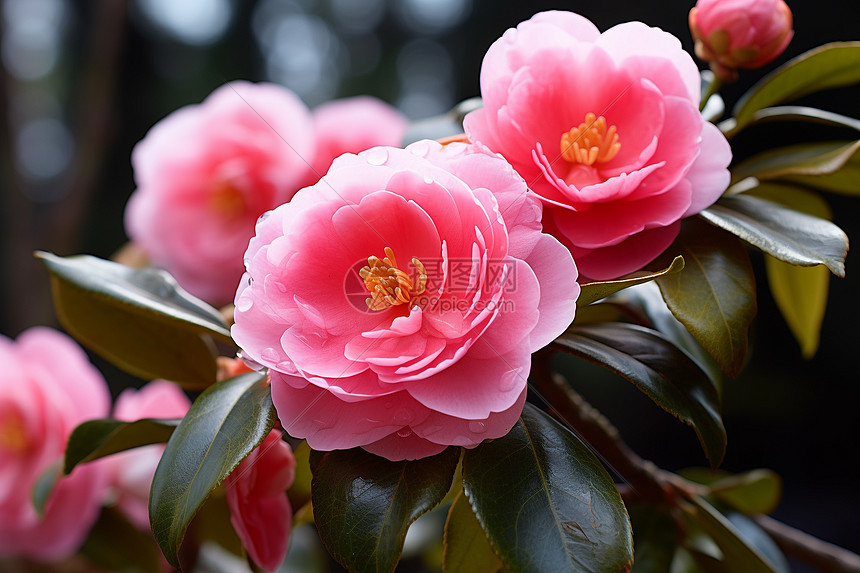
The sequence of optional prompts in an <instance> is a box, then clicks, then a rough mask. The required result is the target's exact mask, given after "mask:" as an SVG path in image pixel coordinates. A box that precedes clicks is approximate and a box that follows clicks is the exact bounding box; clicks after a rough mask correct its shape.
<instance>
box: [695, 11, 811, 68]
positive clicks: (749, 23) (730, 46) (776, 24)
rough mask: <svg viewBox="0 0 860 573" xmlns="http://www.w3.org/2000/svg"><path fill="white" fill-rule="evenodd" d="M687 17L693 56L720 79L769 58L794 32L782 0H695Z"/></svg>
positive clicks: (790, 16)
mask: <svg viewBox="0 0 860 573" xmlns="http://www.w3.org/2000/svg"><path fill="white" fill-rule="evenodd" d="M689 20H690V31H691V32H692V34H693V39H694V40H695V41H696V55H697V56H699V57H700V58H701V59H703V60H705V61H706V62H710V64H711V69H712V70H713V71H714V73H716V74H717V75H718V76H720V77H721V78H723V79H724V80H733V79H734V77H735V76H736V74H737V72H735V70H736V69H737V68H745V69H754V68H760V67H761V66H763V65H765V64H767V63H769V62H771V61H773V60H774V59H776V57H777V56H779V55H780V54H781V53H782V52H783V51H785V48H786V47H787V46H788V43H789V42H790V41H791V38H792V36H793V35H794V31H793V30H792V29H791V26H792V20H793V18H792V15H791V9H790V8H789V7H788V5H787V4H786V3H785V2H784V1H783V0H699V2H697V3H696V6H695V7H694V8H693V9H692V10H690V18H689Z"/></svg>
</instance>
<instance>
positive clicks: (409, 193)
mask: <svg viewBox="0 0 860 573" xmlns="http://www.w3.org/2000/svg"><path fill="white" fill-rule="evenodd" d="M526 191H527V188H526V184H525V182H524V181H523V180H522V178H521V177H519V176H518V175H517V174H516V173H515V172H514V171H513V170H512V169H511V167H510V165H508V164H507V162H505V161H504V160H503V159H502V158H501V157H499V156H496V155H492V154H489V153H484V152H483V151H482V150H480V149H479V148H478V147H472V146H466V145H464V144H459V143H455V144H450V145H448V146H445V147H442V146H441V145H439V144H438V143H436V142H431V141H419V142H416V143H414V144H412V145H410V146H409V147H407V148H406V149H405V150H403V149H396V148H386V147H375V148H372V149H369V150H367V151H365V152H362V153H360V154H358V155H343V156H341V157H340V158H338V159H337V160H335V162H334V163H333V164H332V167H331V169H330V170H329V172H328V174H327V175H326V176H325V181H321V182H320V183H317V184H316V185H314V186H312V187H308V188H305V189H302V190H301V191H299V192H298V193H297V194H296V196H295V197H293V200H292V201H291V202H290V203H288V204H286V205H282V206H281V207H278V208H277V209H275V210H274V211H272V212H270V213H268V214H267V216H266V217H265V218H262V219H261V220H260V221H259V222H258V224H257V234H256V236H255V237H254V238H253V239H252V240H251V243H250V245H249V247H248V251H247V253H246V256H245V260H246V268H247V272H246V274H245V277H244V278H243V279H242V281H241V283H240V286H239V290H238V292H237V293H236V300H235V304H236V312H235V321H236V322H235V325H234V326H233V330H232V334H233V337H234V339H235V340H236V342H237V343H238V344H239V346H240V347H241V348H242V349H243V353H244V356H245V357H246V358H247V359H250V360H252V361H254V362H257V363H259V364H261V365H263V366H265V367H267V368H269V374H270V377H271V383H272V398H273V400H274V403H275V406H276V408H277V410H278V416H279V418H280V420H281V423H282V425H283V427H284V429H285V430H286V431H287V432H289V433H290V434H291V435H293V436H296V437H300V438H307V440H308V444H309V445H310V446H311V447H312V448H314V449H317V450H334V449H344V448H352V447H355V446H362V447H364V448H365V449H367V450H369V451H371V452H373V453H376V454H379V455H381V456H384V457H386V458H388V459H390V460H402V459H415V458H421V457H426V456H430V455H433V454H436V453H439V452H441V451H442V450H444V449H445V448H446V447H447V446H449V445H457V446H467V447H473V446H475V445H477V444H478V443H480V442H481V441H482V440H484V439H487V438H497V437H500V436H503V435H505V434H506V433H507V432H508V431H509V430H510V429H511V427H512V426H513V425H514V423H515V422H516V420H517V419H518V417H519V415H520V413H521V411H522V407H523V404H524V401H525V397H526V378H527V377H528V373H529V368H530V359H531V353H532V352H534V351H536V350H538V349H539V348H541V347H543V346H545V345H546V344H548V343H549V342H550V341H552V340H553V339H554V338H555V337H556V336H558V335H559V334H561V333H562V332H563V331H564V330H565V328H567V326H568V325H570V323H571V321H572V320H573V316H574V310H575V301H576V298H577V296H578V295H579V286H578V284H577V283H576V276H577V271H576V266H575V265H574V263H573V260H572V258H571V256H570V253H569V252H568V251H567V249H565V248H564V247H563V246H562V245H561V244H560V243H559V242H558V241H557V240H555V239H554V238H553V237H551V236H549V235H546V234H544V233H542V232H541V226H540V216H541V205H540V202H539V201H538V200H537V199H536V198H535V197H534V196H532V195H530V194H527V193H526Z"/></svg>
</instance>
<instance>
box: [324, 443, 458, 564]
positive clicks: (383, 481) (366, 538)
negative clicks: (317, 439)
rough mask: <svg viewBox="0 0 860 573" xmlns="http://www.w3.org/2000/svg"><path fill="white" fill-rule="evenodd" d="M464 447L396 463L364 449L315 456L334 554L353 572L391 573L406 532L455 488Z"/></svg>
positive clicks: (327, 535)
mask: <svg viewBox="0 0 860 573" xmlns="http://www.w3.org/2000/svg"><path fill="white" fill-rule="evenodd" d="M459 459H460V448H456V447H450V448H447V449H446V450H445V451H443V452H442V453H440V454H437V455H435V456H431V457H428V458H423V459H420V460H415V461H403V462H391V461H388V460H386V459H384V458H381V457H379V456H375V455H373V454H370V453H368V452H366V451H364V450H362V449H360V448H355V449H352V450H342V451H333V452H325V453H321V452H313V453H312V454H311V460H310V466H311V469H312V470H313V474H314V477H313V485H312V488H313V494H312V496H313V505H314V520H315V522H316V526H317V531H318V532H319V535H320V539H322V541H323V544H324V545H325V546H326V548H327V549H328V552H329V553H330V554H331V556H332V557H334V558H335V559H336V560H337V561H338V562H339V563H340V564H341V565H343V566H344V567H346V568H347V569H349V570H350V571H352V572H358V573H364V572H371V571H373V572H379V573H381V572H391V571H394V568H395V567H396V566H397V562H398V561H399V560H400V555H401V553H402V551H403V541H404V539H405V538H406V530H407V529H408V528H409V526H410V525H411V524H412V522H413V521H415V520H416V519H418V517H419V516H421V515H422V514H424V513H426V512H427V511H429V510H431V509H433V507H435V506H436V505H437V504H438V503H439V502H440V501H442V499H443V498H444V497H445V494H446V493H448V490H449V489H450V488H451V481H452V479H453V477H454V472H455V470H456V469H457V462H458V461H459Z"/></svg>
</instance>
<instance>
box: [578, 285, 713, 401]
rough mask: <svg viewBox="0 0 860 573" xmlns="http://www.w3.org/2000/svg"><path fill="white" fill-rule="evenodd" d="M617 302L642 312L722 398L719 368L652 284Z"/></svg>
mask: <svg viewBox="0 0 860 573" xmlns="http://www.w3.org/2000/svg"><path fill="white" fill-rule="evenodd" d="M618 300H619V301H620V302H621V303H623V304H625V305H630V306H633V307H634V308H636V309H637V310H638V312H640V313H643V314H644V315H645V316H646V317H647V318H648V320H650V321H651V325H652V326H653V328H654V330H656V331H657V332H659V333H660V334H662V335H663V336H665V337H666V338H667V339H669V341H670V342H671V343H672V344H674V345H675V346H677V347H678V348H680V349H681V350H683V351H684V352H685V353H686V354H687V356H689V357H690V358H691V359H692V360H693V362H695V363H696V364H697V365H698V366H699V368H701V369H702V371H703V372H704V373H705V374H707V375H708V378H710V379H711V382H712V383H713V384H714V387H715V388H716V389H717V393H718V394H719V395H722V383H723V373H722V371H721V370H720V365H719V364H717V362H716V360H714V357H713V356H711V355H710V354H708V351H707V350H705V349H704V348H702V345H701V344H699V343H698V341H697V340H696V339H695V338H693V335H692V334H690V331H689V330H687V329H686V327H684V325H683V324H681V323H680V322H678V319H677V318H675V315H673V314H672V312H671V311H670V310H669V308H668V307H667V306H666V301H664V300H663V297H662V296H661V295H660V289H659V288H658V287H657V284H656V283H648V284H644V285H641V286H637V287H636V288H631V289H627V290H626V291H624V293H622V294H621V295H620V296H619V297H618ZM586 308H591V307H586ZM580 311H581V309H576V312H577V318H578V315H579V313H580ZM612 320H617V319H608V320H605V321H604V322H611V321H612Z"/></svg>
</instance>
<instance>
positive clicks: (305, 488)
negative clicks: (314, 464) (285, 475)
mask: <svg viewBox="0 0 860 573" xmlns="http://www.w3.org/2000/svg"><path fill="white" fill-rule="evenodd" d="M310 454H311V448H310V446H308V443H307V442H305V441H303V442H301V443H300V444H299V445H298V446H296V447H295V448H293V456H294V457H295V459H296V477H295V479H294V480H293V485H291V486H290V489H289V490H287V497H289V498H290V505H291V506H292V508H293V517H294V518H295V517H297V514H298V511H299V509H301V508H302V507H304V506H305V505H306V504H309V503H310V501H311V479H312V478H313V474H311V466H310V460H309V458H310ZM294 525H297V524H295V523H294Z"/></svg>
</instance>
